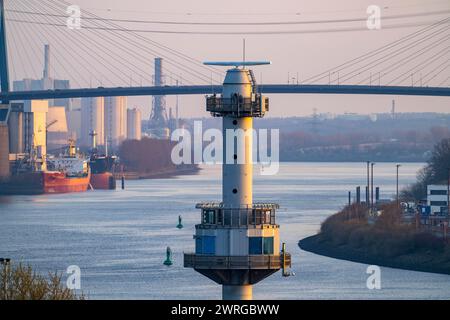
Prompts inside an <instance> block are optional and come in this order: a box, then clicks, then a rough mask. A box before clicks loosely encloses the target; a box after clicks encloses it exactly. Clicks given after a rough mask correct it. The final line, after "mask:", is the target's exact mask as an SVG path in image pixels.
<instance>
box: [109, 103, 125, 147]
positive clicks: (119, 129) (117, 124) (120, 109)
mask: <svg viewBox="0 0 450 320" xmlns="http://www.w3.org/2000/svg"><path fill="white" fill-rule="evenodd" d="M126 136H127V98H126V97H107V98H105V139H107V140H106V141H107V142H108V145H110V146H111V147H112V148H117V147H118V146H119V145H120V144H121V143H122V142H123V141H124V140H125V139H126Z"/></svg>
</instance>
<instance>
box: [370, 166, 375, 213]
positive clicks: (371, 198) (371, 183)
mask: <svg viewBox="0 0 450 320" xmlns="http://www.w3.org/2000/svg"><path fill="white" fill-rule="evenodd" d="M374 165H375V163H374V162H372V163H371V164H370V166H371V175H372V179H371V182H370V204H371V211H373V208H374V205H373V204H374V203H373V166H374Z"/></svg>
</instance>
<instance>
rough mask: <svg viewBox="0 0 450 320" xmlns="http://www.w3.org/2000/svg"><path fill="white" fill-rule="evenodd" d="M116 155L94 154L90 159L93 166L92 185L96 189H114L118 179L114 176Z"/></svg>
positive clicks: (91, 166)
mask: <svg viewBox="0 0 450 320" xmlns="http://www.w3.org/2000/svg"><path fill="white" fill-rule="evenodd" d="M116 159H117V158H116V157H115V156H104V155H97V154H95V153H94V154H92V155H91V158H90V160H89V166H90V168H91V186H92V188H93V189H94V190H95V189H103V190H114V189H116V179H115V178H114V165H115V162H116Z"/></svg>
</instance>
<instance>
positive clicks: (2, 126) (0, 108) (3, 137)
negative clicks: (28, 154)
mask: <svg viewBox="0 0 450 320" xmlns="http://www.w3.org/2000/svg"><path fill="white" fill-rule="evenodd" d="M9 114H10V108H9V105H5V104H2V105H0V180H2V179H6V178H8V177H9V175H10V170H9V133H8V117H9Z"/></svg>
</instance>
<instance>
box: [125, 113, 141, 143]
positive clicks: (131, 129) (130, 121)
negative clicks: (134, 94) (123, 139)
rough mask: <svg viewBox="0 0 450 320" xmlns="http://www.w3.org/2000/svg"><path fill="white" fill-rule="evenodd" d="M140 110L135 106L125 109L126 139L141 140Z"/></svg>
mask: <svg viewBox="0 0 450 320" xmlns="http://www.w3.org/2000/svg"><path fill="white" fill-rule="evenodd" d="M141 121H142V117H141V111H140V110H139V109H137V108H134V109H128V110H127V139H128V140H141V137H142V129H141V128H142V125H141Z"/></svg>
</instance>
